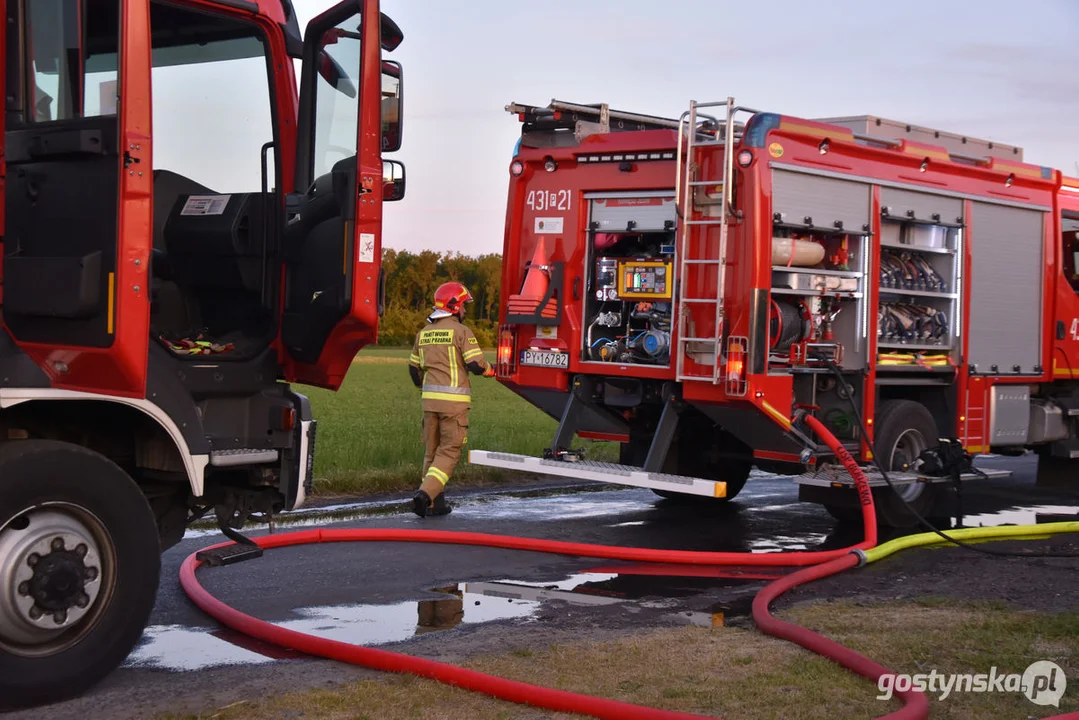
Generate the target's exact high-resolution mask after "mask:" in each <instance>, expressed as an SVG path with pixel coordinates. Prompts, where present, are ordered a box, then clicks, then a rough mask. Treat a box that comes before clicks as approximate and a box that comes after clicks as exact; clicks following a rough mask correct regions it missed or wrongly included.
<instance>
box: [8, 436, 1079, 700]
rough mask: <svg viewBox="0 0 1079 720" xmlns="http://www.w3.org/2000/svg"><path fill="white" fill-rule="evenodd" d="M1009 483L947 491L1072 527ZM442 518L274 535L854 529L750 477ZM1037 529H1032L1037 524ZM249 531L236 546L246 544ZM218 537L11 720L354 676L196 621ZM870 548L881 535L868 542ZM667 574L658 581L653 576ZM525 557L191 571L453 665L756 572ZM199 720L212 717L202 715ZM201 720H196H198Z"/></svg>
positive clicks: (734, 588)
mask: <svg viewBox="0 0 1079 720" xmlns="http://www.w3.org/2000/svg"><path fill="white" fill-rule="evenodd" d="M978 464H979V465H980V466H983V467H995V468H1004V469H1008V470H1011V471H1012V472H1013V475H1012V476H1011V477H1008V478H1001V479H993V480H979V481H976V482H972V483H969V484H967V485H966V486H965V489H964V513H965V516H966V517H965V518H964V520H965V524H966V525H968V526H972V525H979V524H984V525H995V524H1003V523H1010V524H1025V523H1033V522H1036V521H1037V519H1038V516H1040V515H1041V516H1045V515H1062V516H1069V515H1071V516H1075V515H1076V514H1079V497H1077V496H1076V494H1075V493H1074V492H1071V493H1068V492H1066V491H1063V490H1049V489H1044V488H1038V487H1035V485H1034V469H1035V467H1036V466H1035V460H1034V458H1033V457H1023V458H986V459H982V460H980V461H979V463H978ZM450 491H451V493H452V495H451V498H452V499H453V500H454V501H455V502H456V507H455V509H454V512H453V513H452V514H451V515H449V516H446V517H440V518H427V519H420V518H417V517H416V516H414V515H412V514H411V513H408V512H405V511H404V510H405V508H404V505H403V503H402V501H400V500H398V501H396V502H394V503H391V504H386V503H385V502H381V501H367V502H364V503H358V504H344V505H337V506H332V507H328V508H319V509H318V510H317V511H315V510H309V511H303V512H300V513H297V514H295V515H294V516H293V518H292V520H291V522H292V523H293V524H291V525H290V526H279V527H278V528H277V532H287V531H290V530H293V529H300V528H302V527H314V526H319V527H334V528H345V527H370V528H376V527H393V528H438V529H445V530H463V531H478V532H486V533H495V534H505V535H517V536H525V537H536V538H550V539H558V540H568V541H573V542H583V543H597V544H604V545H620V546H634V547H650V548H663V549H680V550H708V551H735V552H774V551H781V550H803V549H806V550H815V549H827V548H832V547H842V546H845V545H849V544H851V543H853V542H857V541H858V540H859V539H860V534H859V531H858V529H852V528H850V527H847V526H842V525H839V524H837V523H836V521H834V520H833V519H832V517H831V516H830V515H828V513H827V512H825V511H824V509H823V508H820V507H818V506H816V505H812V504H808V503H801V502H799V501H798V499H797V487H796V486H795V485H794V484H793V483H792V482H791V479H790V478H786V477H777V476H769V475H760V476H757V477H754V478H753V479H751V480H750V482H749V483H748V484H747V486H746V488H745V490H743V492H742V493H741V494H740V495H739V496H738V497H737V498H736V499H735V500H734V501H732V502H730V503H728V504H726V505H713V504H711V503H709V502H703V503H701V502H694V503H681V502H673V501H670V500H665V499H662V498H660V497H658V496H656V495H654V494H653V493H652V492H651V491H648V490H639V489H624V488H618V487H615V486H608V485H577V486H573V485H569V486H567V485H561V486H559V485H552V484H550V483H542V482H541V483H539V484H538V485H528V486H527V487H516V488H510V489H502V490H499V491H497V492H492V491H485V492H481V491H477V492H463V491H462V492H454V489H453V487H452V485H451V487H450ZM1043 519H1044V518H1043ZM262 532H264V530H263V531H258V532H251V533H250V534H252V535H258V534H261V533H262ZM222 539H223V538H222V537H221V536H220V535H219V534H218V533H217V532H216V531H213V530H202V531H189V533H188V537H187V538H185V540H184V541H183V542H181V543H180V544H179V545H178V546H176V547H174V548H172V549H170V550H169V551H168V552H166V553H165V554H164V555H163V557H162V574H161V581H160V588H159V591H158V600H157V605H156V607H155V609H154V613H153V616H152V617H151V620H150V625H149V627H148V628H147V630H146V633H145V635H144V637H143V640H142V642H141V643H140V645H139V647H138V648H137V649H136V650H135V651H134V652H133V653H132V655H131V656H130V657H129V658H128V659H127V661H126V662H125V664H124V666H123V667H121V668H120V669H119V670H117V671H116V672H114V673H113V674H112V675H111V676H110V677H109V678H107V679H106V680H105V681H104V682H103V683H101V684H100V685H99V686H98V687H97V688H95V689H94V690H92V691H91V692H89V693H87V694H86V695H84V696H83V697H81V698H79V699H76V700H73V701H69V702H66V703H60V704H56V705H52V706H49V707H48V708H42V709H39V710H38V711H35V712H32V713H30V712H28V713H20V714H12V715H9V716H8V717H11V718H20V719H21V718H23V717H25V718H30V717H32V716H47V717H50V718H84V717H97V718H135V717H137V718H146V717H153V716H155V715H158V714H161V713H176V714H183V713H192V714H195V713H200V712H201V713H207V712H209V711H212V710H214V709H215V708H220V707H223V706H225V705H227V704H230V703H234V702H242V701H243V700H247V699H252V698H257V697H259V696H261V695H264V694H266V693H270V692H284V691H288V690H293V689H303V688H308V687H325V686H327V685H334V684H337V683H341V682H346V681H348V680H351V679H354V678H356V677H363V676H369V675H370V671H366V670H363V669H360V668H355V667H350V666H345V665H342V664H339V663H334V662H330V661H324V660H317V659H313V658H307V657H304V656H300V655H298V654H297V653H293V652H291V651H287V650H281V649H278V648H272V647H267V646H263V645H262V644H261V643H259V642H257V641H253V640H251V639H249V638H245V637H243V636H240V635H238V634H236V633H234V632H232V631H230V630H227V629H224V628H222V627H220V626H219V625H217V624H216V623H215V622H213V621H212V620H211V619H210V618H209V617H207V616H206V615H205V614H203V613H202V612H201V611H200V610H198V608H196V607H195V606H194V605H193V604H192V603H191V602H190V601H189V600H188V599H187V597H186V595H185V594H184V592H183V590H182V589H181V587H180V584H179V580H178V573H179V567H180V564H181V562H182V561H183V560H184V558H185V557H187V556H188V555H189V554H190V553H192V552H195V551H196V550H199V549H201V548H203V547H205V546H206V545H209V544H212V543H215V542H219V541H221V540H222ZM882 539H889V537H888V536H885V537H884V538H882ZM668 570H669V569H668ZM656 572H661V573H662V572H664V570H663V569H662V568H660V569H658V570H657V569H656V568H655V567H651V566H645V565H635V564H631V563H622V562H613V561H603V560H598V561H597V560H592V559H586V558H570V557H565V556H558V555H547V554H543V553H535V552H522V551H510V550H495V549H488V548H480V547H462V546H450V545H433V544H412V543H335V544H323V545H320V546H304V547H294V548H282V549H277V550H272V551H269V552H267V553H266V554H265V555H264V556H263V557H262V558H258V559H255V560H251V561H248V562H243V563H239V564H236V565H233V566H230V567H225V568H212V569H204V570H201V571H200V572H199V577H200V579H201V580H202V582H203V584H204V585H205V586H206V587H207V589H209V590H210V591H211V592H213V593H214V594H215V595H217V596H218V597H219V598H221V599H222V600H224V601H226V602H228V603H230V604H232V605H233V606H234V607H236V608H238V609H240V610H242V611H244V612H247V613H250V614H253V615H255V616H257V617H260V618H262V619H264V620H268V621H270V622H274V623H277V624H280V625H282V626H284V627H288V628H291V629H295V630H301V631H304V632H308V633H314V634H317V635H321V636H324V637H329V638H334V639H338V640H343V641H346V642H352V643H360V644H365V645H379V646H384V647H386V649H394V650H399V651H402V652H408V653H412V654H417V655H423V656H425V657H432V658H437V659H443V660H447V661H451V662H452V661H453V660H455V659H460V658H462V657H466V656H468V655H469V654H474V653H476V652H505V651H506V650H509V649H511V648H512V647H513V646H514V645H515V644H520V645H529V644H534V643H536V642H542V643H543V644H544V645H546V644H549V643H551V642H557V641H567V640H568V641H571V640H573V639H575V638H579V637H585V636H596V634H597V633H600V632H605V633H615V634H617V633H619V632H622V633H631V632H635V631H636V632H639V631H640V630H641V629H643V628H648V627H661V626H670V625H672V624H680V623H690V624H697V625H703V626H706V627H716V626H718V625H724V624H728V625H729V624H738V623H739V622H744V623H749V622H750V621H749V620H748V618H746V617H745V616H746V615H747V614H748V611H749V604H750V602H751V599H752V597H753V595H754V594H755V593H756V592H757V591H758V590H759V589H760V587H762V586H763V585H764V584H765V583H766V582H767V581H768V579H767V577H766V575H767V573H763V574H762V573H749V574H748V575H738V574H737V571H735V572H730V571H728V572H727V573H723V574H726V575H728V576H727V577H717V576H716V575H717V574H718V573H716V572H709V573H704V576H694V572H695V571H690V570H686V568H684V567H683V568H680V569H677V570H676V571H675V572H676V574H675V575H673V576H664V575H662V574H660V575H656V574H654V573H656ZM209 714H211V715H212V712H209ZM204 716H205V715H204Z"/></svg>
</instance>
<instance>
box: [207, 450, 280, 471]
mask: <svg viewBox="0 0 1079 720" xmlns="http://www.w3.org/2000/svg"><path fill="white" fill-rule="evenodd" d="M279 457H280V453H279V452H278V451H277V450H262V449H259V448H244V449H240V450H216V451H214V452H212V453H210V464H211V465H213V466H214V467H237V466H240V465H261V464H263V463H272V462H277V460H278V458H279Z"/></svg>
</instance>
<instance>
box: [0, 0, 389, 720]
mask: <svg viewBox="0 0 1079 720" xmlns="http://www.w3.org/2000/svg"><path fill="white" fill-rule="evenodd" d="M4 8H5V16H6V20H7V22H6V26H5V27H6V31H5V33H4V35H3V36H2V37H3V40H4V46H3V58H4V63H5V72H4V73H3V76H2V77H3V82H4V83H5V93H4V96H5V98H6V102H7V106H6V112H5V114H4V116H3V122H4V127H3V131H4V132H3V138H4V146H3V184H4V204H3V215H2V218H0V219H2V236H0V247H2V248H3V253H2V255H0V283H2V284H0V291H2V295H0V709H5V708H9V707H18V706H24V705H29V704H35V703H39V702H46V701H55V700H58V699H63V698H65V697H68V696H71V695H73V694H77V693H80V692H82V691H83V690H84V689H86V688H87V687H89V686H91V685H93V684H94V683H96V682H97V681H98V680H100V679H101V678H102V677H104V676H105V675H106V674H107V673H109V672H111V671H112V670H113V669H114V668H115V667H116V666H117V665H119V664H120V663H121V662H122V661H123V660H124V658H125V657H126V656H127V655H128V653H129V652H130V651H131V649H132V648H133V647H134V646H135V644H136V642H137V641H138V639H139V637H140V636H141V633H142V630H143V628H144V626H145V624H146V622H147V620H148V618H149V615H150V611H151V609H152V608H153V605H154V601H155V596H156V591H157V587H158V576H159V570H160V553H161V552H162V551H163V550H165V549H166V548H168V547H170V546H172V545H174V544H176V543H177V542H179V541H180V539H181V538H182V537H183V534H184V530H185V528H186V527H187V526H188V525H189V524H190V523H191V522H192V521H193V520H195V519H197V518H199V517H202V516H203V515H205V514H206V513H209V512H211V511H212V512H214V513H215V514H216V517H217V520H218V523H219V524H220V526H221V527H222V529H223V530H224V531H225V532H226V534H229V535H230V537H233V538H234V539H239V540H240V541H241V542H240V543H239V544H238V545H236V546H233V547H232V548H229V549H228V551H227V552H217V553H210V554H208V555H207V556H206V557H205V560H206V561H207V562H209V563H217V564H221V563H227V562H232V561H236V560H239V559H244V558H246V557H252V556H257V554H258V552H259V551H258V550H257V548H254V547H253V545H251V544H250V543H249V541H245V539H244V538H242V536H239V535H238V534H236V533H235V530H236V529H239V528H242V527H243V525H244V523H245V522H246V521H247V520H249V519H250V518H251V517H252V516H255V517H260V518H262V519H272V516H273V514H275V513H278V512H281V511H286V510H291V509H294V508H296V507H298V506H299V505H300V504H302V503H303V502H304V499H305V496H306V495H307V494H308V493H309V492H310V491H311V483H312V458H313V453H314V448H315V427H316V424H315V420H314V418H313V417H312V413H311V407H310V404H309V402H308V401H307V399H306V398H305V397H304V396H303V395H302V394H300V393H298V392H296V391H295V390H294V389H292V387H291V386H290V383H303V384H308V385H315V386H320V387H325V388H330V389H336V388H337V387H338V386H339V385H340V383H341V381H342V379H343V378H344V376H345V373H346V372H347V370H348V368H349V366H350V364H351V362H352V359H353V357H354V356H355V354H356V352H357V351H358V350H359V349H360V348H361V347H363V346H364V345H365V344H368V343H371V342H373V341H375V339H376V337H377V332H378V320H379V314H380V312H381V308H382V287H383V278H382V272H381V262H380V261H381V228H382V203H383V202H384V201H393V200H400V199H401V198H402V197H403V195H404V167H403V166H402V165H401V164H400V163H398V162H394V161H391V160H383V158H382V153H383V152H393V151H395V150H397V149H398V148H400V146H401V120H400V118H401V104H402V91H403V76H402V68H401V65H400V64H399V63H396V62H394V61H392V60H389V59H384V58H383V53H384V52H390V51H392V50H394V49H395V48H396V47H397V46H398V45H399V44H400V43H401V41H402V33H401V31H400V29H399V28H398V27H397V25H396V24H395V23H394V22H393V21H392V20H391V19H390V18H388V17H386V16H385V15H383V14H382V13H381V12H380V10H379V3H378V0H344V1H343V2H340V3H339V4H337V5H335V6H333V7H331V8H330V9H329V10H327V11H325V12H324V13H322V14H321V15H319V16H318V17H316V18H315V19H314V20H312V21H311V22H310V24H309V25H308V26H307V29H306V32H305V33H304V34H303V35H301V33H300V29H299V25H298V22H297V18H296V14H295V9H294V8H293V6H292V3H291V0H6V3H4ZM295 61H301V62H302V64H301V66H300V67H301V68H302V69H299V73H298V75H297V70H298V68H297V67H296V65H295V64H294V62H295ZM297 77H298V81H297Z"/></svg>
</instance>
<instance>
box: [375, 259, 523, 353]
mask: <svg viewBox="0 0 1079 720" xmlns="http://www.w3.org/2000/svg"><path fill="white" fill-rule="evenodd" d="M382 267H383V269H385V271H386V308H385V311H384V312H383V314H382V319H381V321H380V322H379V332H378V336H379V339H378V344H379V345H388V346H394V345H411V344H412V341H413V340H414V339H415V337H416V333H417V332H419V331H420V329H421V328H422V327H423V325H424V320H425V318H426V317H427V315H428V314H429V313H430V312H431V310H432V303H433V302H434V294H435V289H436V288H437V287H438V286H439V285H441V284H442V283H444V282H448V281H450V280H456V281H457V282H460V283H464V285H465V287H467V288H468V289H469V291H470V292H471V293H472V297H473V298H474V300H473V302H472V303H470V305H469V308H468V315H467V316H466V317H465V322H466V323H467V324H468V326H469V327H470V328H472V330H473V332H475V333H476V338H477V339H478V340H479V341H480V345H481V346H483V347H486V348H493V347H494V346H495V343H496V339H495V335H496V334H497V331H498V299H499V284H500V282H501V280H502V256H501V255H497V254H493V253H492V254H488V255H480V256H478V257H471V256H468V255H462V254H461V253H446V254H442V253H437V252H435V251H433V250H424V251H422V252H420V253H418V254H416V253H411V252H409V251H408V250H393V249H390V248H383V250H382Z"/></svg>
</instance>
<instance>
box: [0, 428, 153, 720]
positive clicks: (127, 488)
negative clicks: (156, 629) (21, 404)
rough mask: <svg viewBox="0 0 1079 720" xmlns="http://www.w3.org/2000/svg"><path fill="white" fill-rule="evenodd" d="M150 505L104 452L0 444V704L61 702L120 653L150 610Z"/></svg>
mask: <svg viewBox="0 0 1079 720" xmlns="http://www.w3.org/2000/svg"><path fill="white" fill-rule="evenodd" d="M160 570H161V555H160V548H159V543H158V537H157V528H156V526H155V523H154V516H153V513H152V512H151V511H150V506H149V504H148V503H147V502H146V499H145V498H144V497H143V494H142V492H141V491H140V490H139V488H138V486H137V485H136V484H135V482H134V481H133V480H132V479H131V478H130V477H128V475H127V474H126V473H125V472H124V471H123V470H121V469H120V468H119V467H118V466H117V465H115V464H114V463H113V462H111V461H110V460H108V459H107V458H105V457H103V456H102V455H99V454H98V453H95V452H92V451H90V450H87V449H85V448H82V447H79V446H76V445H71V444H68V443H63V442H56V441H52V440H19V441H14V442H7V443H0V710H9V709H14V708H19V707H27V706H31V705H36V704H40V703H44V702H55V701H57V700H65V699H68V698H71V697H74V696H76V695H79V694H80V693H82V692H83V691H85V690H87V689H88V688H90V687H91V686H93V685H94V684H96V683H97V682H98V681H100V680H101V679H102V678H104V677H105V676H106V675H108V674H109V673H110V672H112V671H113V670H114V669H115V668H116V667H117V666H118V665H119V664H120V663H122V662H123V661H124V659H125V658H126V657H127V655H128V653H130V652H131V650H132V649H133V648H134V647H135V645H136V643H137V642H138V641H139V638H140V637H141V636H142V631H143V628H145V626H146V623H147V621H148V620H149V617H150V612H151V610H153V606H154V601H155V598H156V595H157V586H158V579H159V575H160Z"/></svg>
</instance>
